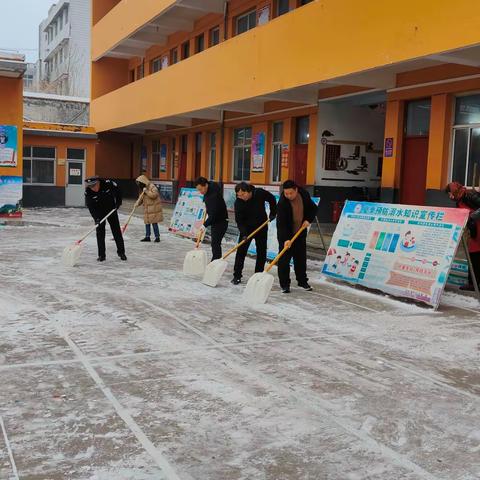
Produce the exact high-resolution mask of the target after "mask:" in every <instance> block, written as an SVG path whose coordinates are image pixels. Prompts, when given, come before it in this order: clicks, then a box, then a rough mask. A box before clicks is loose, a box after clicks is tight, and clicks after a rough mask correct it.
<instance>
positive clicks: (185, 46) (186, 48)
mask: <svg viewBox="0 0 480 480" xmlns="http://www.w3.org/2000/svg"><path fill="white" fill-rule="evenodd" d="M189 56H190V42H189V41H188V42H185V43H182V60H185V59H186V58H188V57H189Z"/></svg>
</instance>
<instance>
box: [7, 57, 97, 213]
mask: <svg viewBox="0 0 480 480" xmlns="http://www.w3.org/2000/svg"><path fill="white" fill-rule="evenodd" d="M25 71H26V64H25V58H24V56H23V55H18V54H11V53H5V52H0V105H1V108H0V217H10V218H15V217H21V216H22V208H23V207H58V206H73V207H77V206H84V205H85V200H84V186H83V180H84V179H85V177H86V176H88V175H93V174H94V172H95V146H96V142H97V135H96V133H95V131H94V129H93V128H92V127H88V126H81V125H65V124H59V123H48V122H33V121H26V120H25V116H24V95H23V78H22V77H23V75H24V73H25ZM42 111H43V110H42Z"/></svg>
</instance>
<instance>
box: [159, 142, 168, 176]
mask: <svg viewBox="0 0 480 480" xmlns="http://www.w3.org/2000/svg"><path fill="white" fill-rule="evenodd" d="M160 171H161V172H166V171H167V146H166V145H165V144H164V143H162V145H161V146H160Z"/></svg>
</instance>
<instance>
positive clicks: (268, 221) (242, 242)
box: [222, 220, 270, 260]
mask: <svg viewBox="0 0 480 480" xmlns="http://www.w3.org/2000/svg"><path fill="white" fill-rule="evenodd" d="M269 223H270V220H267V221H266V222H264V223H262V224H261V225H260V226H259V227H258V228H257V229H256V230H254V231H253V232H252V233H251V234H250V235H249V236H248V237H247V238H244V239H243V240H242V241H241V242H240V243H238V244H237V245H235V246H234V247H233V248H231V249H230V250H229V251H228V252H227V253H226V254H225V255H224V256H223V257H222V260H225V259H226V258H227V257H228V256H229V255H231V254H232V253H233V252H235V251H237V250H238V249H239V248H240V247H241V246H242V245H243V244H244V243H245V242H248V241H249V240H250V239H251V238H253V237H254V236H255V235H256V234H257V233H258V232H259V231H260V230H262V229H263V228H265V227H266V226H267V225H268V224H269Z"/></svg>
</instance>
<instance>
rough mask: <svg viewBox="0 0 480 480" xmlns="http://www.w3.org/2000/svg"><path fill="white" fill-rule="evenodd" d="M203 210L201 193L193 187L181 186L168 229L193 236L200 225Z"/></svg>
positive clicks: (186, 235) (189, 236)
mask: <svg viewBox="0 0 480 480" xmlns="http://www.w3.org/2000/svg"><path fill="white" fill-rule="evenodd" d="M204 212H205V204H204V203H203V195H202V194H201V193H199V192H198V191H197V190H196V189H195V188H182V189H181V191H180V195H179V196H178V200H177V204H176V205H175V210H174V211H173V215H172V219H171V222H170V228H169V230H170V231H171V232H173V233H177V234H179V235H182V236H184V237H188V238H195V237H196V236H197V233H198V231H199V229H200V227H201V226H202V223H203V214H204Z"/></svg>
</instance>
